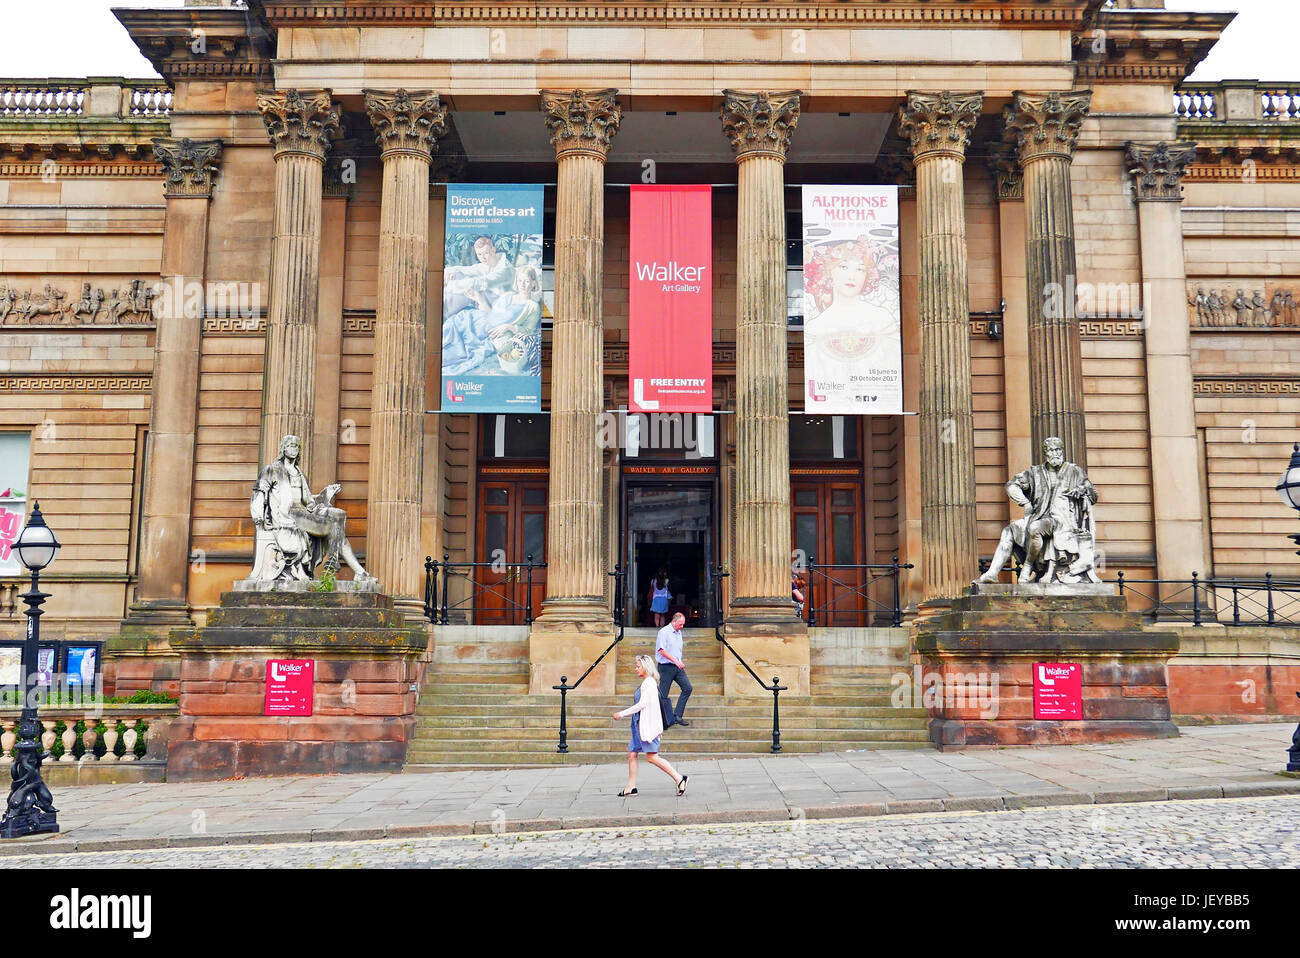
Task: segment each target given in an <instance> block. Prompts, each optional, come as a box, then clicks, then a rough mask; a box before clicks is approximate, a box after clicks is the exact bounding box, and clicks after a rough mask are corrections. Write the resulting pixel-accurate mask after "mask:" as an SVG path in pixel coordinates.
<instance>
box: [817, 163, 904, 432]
mask: <svg viewBox="0 0 1300 958" xmlns="http://www.w3.org/2000/svg"><path fill="white" fill-rule="evenodd" d="M898 279H899V264H898V187H896V186H805V187H803V295H804V320H803V338H804V377H803V378H804V412H806V413H836V414H840V413H850V414H852V413H858V414H863V415H872V414H875V415H892V414H897V413H901V412H902V411H903V346H902V339H901V336H900V330H901V312H900V307H899V290H898Z"/></svg>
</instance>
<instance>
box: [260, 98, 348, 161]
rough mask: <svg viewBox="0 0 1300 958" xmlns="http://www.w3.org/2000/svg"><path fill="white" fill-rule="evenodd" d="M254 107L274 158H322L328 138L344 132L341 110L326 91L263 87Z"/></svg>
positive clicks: (327, 150) (327, 146)
mask: <svg viewBox="0 0 1300 958" xmlns="http://www.w3.org/2000/svg"><path fill="white" fill-rule="evenodd" d="M257 109H258V112H259V113H261V114H262V122H263V123H265V124H266V133H267V136H269V137H270V138H271V143H272V145H274V147H275V155H276V156H277V157H279V156H286V155H288V154H291V153H298V154H303V155H306V156H314V157H316V158H317V159H320V160H324V159H325V154H326V153H328V152H329V149H330V141H331V140H332V139H334V138H335V137H339V136H342V135H343V126H342V116H343V110H342V108H341V107H340V106H339V105H338V104H337V103H335V102H334V99H333V97H332V96H331V95H330V91H329V90H266V91H263V92H261V93H258V94H257Z"/></svg>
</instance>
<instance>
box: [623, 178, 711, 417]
mask: <svg viewBox="0 0 1300 958" xmlns="http://www.w3.org/2000/svg"><path fill="white" fill-rule="evenodd" d="M631 218H632V228H631V238H630V243H629V250H628V252H629V257H628V259H629V265H628V325H629V327H630V335H629V340H630V342H629V347H630V348H629V351H628V352H629V356H628V379H629V382H628V385H629V391H630V395H631V401H630V403H629V406H630V408H631V410H632V411H633V412H668V413H673V412H696V413H707V412H710V411H711V410H712V409H713V190H712V187H709V186H658V185H653V186H639V185H638V186H633V187H632V191H631Z"/></svg>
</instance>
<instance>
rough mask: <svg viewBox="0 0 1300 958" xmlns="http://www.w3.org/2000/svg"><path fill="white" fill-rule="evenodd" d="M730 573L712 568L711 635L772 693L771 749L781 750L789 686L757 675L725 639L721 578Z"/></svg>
mask: <svg viewBox="0 0 1300 958" xmlns="http://www.w3.org/2000/svg"><path fill="white" fill-rule="evenodd" d="M730 575H731V573H730V572H728V571H726V570H725V569H724V568H723V567H722V566H715V567H714V568H713V570H712V579H713V600H714V606H715V607H716V609H717V613H716V615H715V618H714V622H715V624H714V626H713V635H714V638H716V639H717V640H718V641H719V642H721V643H722V644H723V645H724V646H725V647H726V649H727V650H728V651H729V652H730V653H731V654H732V655H734V656H735V657H736V661H737V662H739V663H740V664H741V665H743V666H744V667H745V671H746V672H748V673H749V674H750V675H752V676H753V677H754V681H755V682H757V683H758V685H759V688H762V689H764V690H765V691H768V692H771V693H772V751H773V752H779V751H781V693H782V692H787V691H789V688H790V687H789V686H788V685H782V684H781V677H780V676H778V675H774V676H772V684H771V685H768V684H767V683H766V682H764V681H763V680H762V679H760V678H759V677H758V673H757V672H755V671H754V670H753V669H751V668H750V667H749V663H748V662H746V661H745V659H744V656H742V655H741V654H740V653H739V652H737V651H736V650H735V649H734V648H732V645H731V643H730V642H728V641H727V636H726V634H725V632H724V629H723V620H724V617H723V614H722V608H723V606H722V580H723V579H726V578H728V577H729V576H730ZM724 681H725V678H724Z"/></svg>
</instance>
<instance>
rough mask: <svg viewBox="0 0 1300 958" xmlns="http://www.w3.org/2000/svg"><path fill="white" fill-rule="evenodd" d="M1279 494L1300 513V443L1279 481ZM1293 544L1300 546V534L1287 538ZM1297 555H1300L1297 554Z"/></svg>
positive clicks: (1294, 447)
mask: <svg viewBox="0 0 1300 958" xmlns="http://www.w3.org/2000/svg"><path fill="white" fill-rule="evenodd" d="M1274 488H1275V489H1277V494H1278V495H1279V496H1281V497H1282V501H1283V502H1284V503H1286V504H1287V505H1288V506H1290V507H1291V508H1292V509H1295V510H1296V511H1297V512H1300V443H1295V444H1294V445H1293V447H1292V452H1291V463H1290V464H1289V465H1288V466H1287V467H1286V472H1284V473H1282V478H1281V479H1279V480H1278V481H1277V485H1276V486H1275V487H1274ZM1287 538H1288V539H1290V540H1291V541H1292V542H1294V543H1295V544H1296V545H1298V546H1300V532H1296V533H1293V534H1291V535H1289V536H1287ZM1296 555H1300V552H1297V553H1296Z"/></svg>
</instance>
